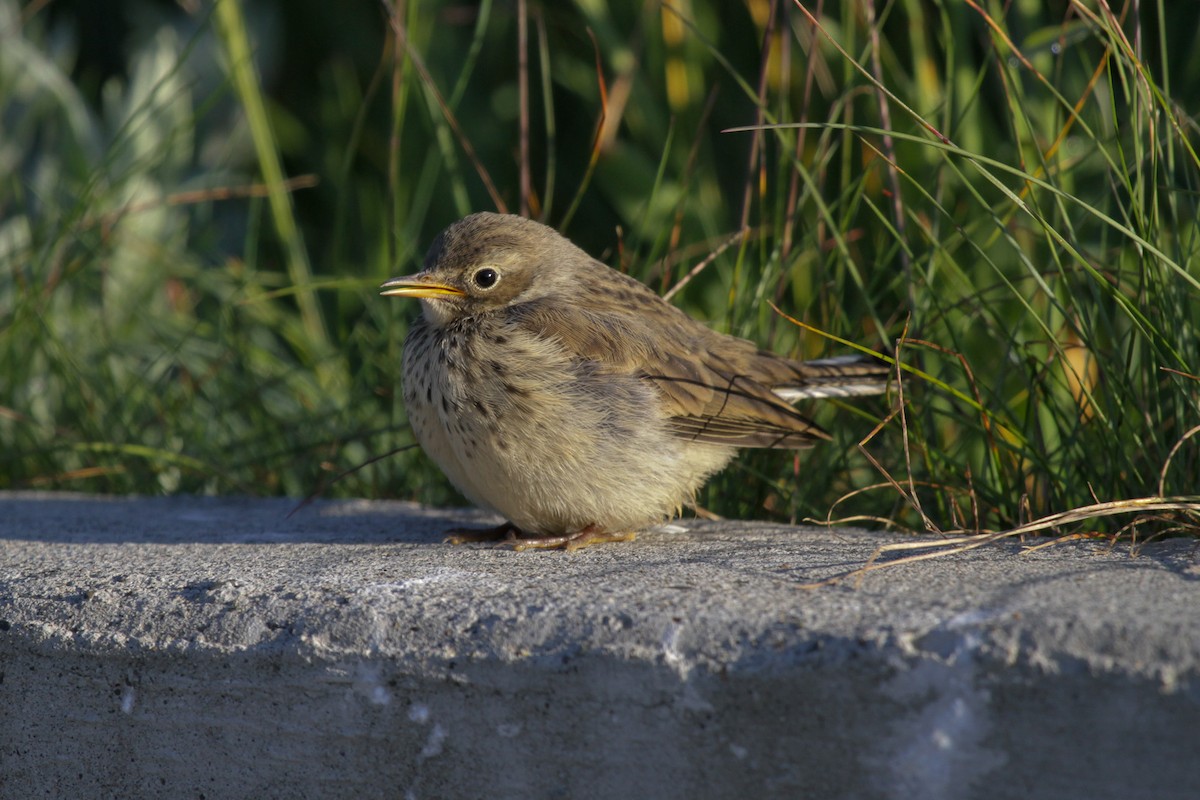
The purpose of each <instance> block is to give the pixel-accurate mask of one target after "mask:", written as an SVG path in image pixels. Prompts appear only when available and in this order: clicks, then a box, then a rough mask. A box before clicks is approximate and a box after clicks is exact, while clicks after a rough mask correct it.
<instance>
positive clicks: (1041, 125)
mask: <svg viewBox="0 0 1200 800" xmlns="http://www.w3.org/2000/svg"><path fill="white" fill-rule="evenodd" d="M52 6H53V4H52ZM83 7H84V6H83V5H80V6H78V8H83ZM57 8H58V10H57V11H56V12H55V14H54V15H53V16H49V14H50V12H48V11H47V10H46V9H45V8H44V7H43V6H42V5H41V4H35V3H31V4H28V5H26V6H23V7H22V6H18V5H17V4H16V3H14V2H12V0H0V115H2V116H0V120H3V125H2V127H0V176H3V177H0V486H3V487H8V488H12V487H45V488H56V489H73V490H86V491H103V492H142V493H147V492H150V493H152V492H176V491H186V492H238V493H247V492H249V493H287V494H292V495H304V494H307V493H308V492H309V491H310V490H312V489H313V488H314V487H316V486H317V485H319V484H320V483H321V482H322V481H323V480H324V479H326V478H328V477H329V476H330V475H332V474H333V473H335V472H337V471H340V470H342V469H344V468H346V467H349V466H352V465H354V464H356V463H360V462H363V461H366V460H367V459H369V458H371V457H373V456H377V455H380V454H383V453H387V452H389V451H391V450H393V449H395V448H397V447H401V446H403V445H405V444H407V443H410V442H411V436H410V434H409V432H408V431H407V428H406V425H405V416H404V409H403V405H402V403H401V402H400V400H399V392H398V391H397V388H398V387H397V384H398V371H399V363H400V347H401V342H402V341H403V335H404V330H405V326H406V324H407V320H408V319H410V318H411V317H412V315H413V314H414V313H415V309H414V308H411V307H406V306H404V305H403V304H400V303H395V302H389V301H387V300H386V299H381V298H379V297H377V296H376V294H375V287H376V286H377V285H378V284H379V283H380V282H381V281H382V280H383V279H385V278H387V277H390V276H392V275H396V274H401V273H404V272H410V271H413V270H414V269H415V267H416V264H417V263H418V262H419V259H420V257H421V254H422V253H423V251H424V248H425V246H426V245H427V243H428V242H429V240H430V239H431V238H432V236H433V235H434V234H435V233H436V232H437V230H438V229H440V228H441V227H443V226H444V225H445V224H447V223H448V222H450V221H452V220H453V219H455V218H456V217H458V216H461V215H463V214H466V213H469V212H470V211H474V210H480V209H487V208H504V209H507V210H519V209H522V208H526V209H528V210H529V213H530V214H531V215H533V216H535V217H538V218H540V219H543V220H544V221H546V222H548V223H549V224H552V225H554V226H556V227H559V228H560V229H563V230H564V232H565V233H566V234H568V235H569V236H571V237H572V238H573V239H575V241H576V242H577V243H579V244H580V245H581V246H584V247H585V248H586V249H588V250H589V251H590V252H592V253H593V254H595V255H596V256H597V257H599V258H601V259H602V260H605V261H606V262H608V263H610V264H613V265H614V266H617V267H618V268H621V269H624V270H626V271H628V272H630V273H632V274H634V275H636V276H637V277H639V278H641V279H643V280H645V281H646V282H648V283H649V284H650V285H652V286H654V287H655V288H657V289H659V290H660V291H663V292H664V293H667V292H670V293H671V295H672V301H673V302H675V303H677V304H679V305H680V306H682V307H684V308H685V309H687V310H688V311H689V312H690V313H692V314H693V315H695V316H698V317H701V318H704V319H706V320H708V321H709V322H710V324H712V325H713V326H714V327H717V328H719V329H721V330H725V331H728V332H731V333H734V334H736V335H740V336H745V337H747V338H751V339H754V340H755V341H757V342H759V343H761V344H763V345H764V346H769V347H772V348H774V349H776V350H778V351H781V352H788V353H792V354H795V355H798V356H803V357H814V356H820V355H826V354H835V353H840V352H844V351H845V350H846V347H845V346H843V345H841V344H837V343H835V342H833V341H831V340H830V339H828V338H826V337H824V336H822V335H820V334H819V333H816V332H813V331H811V330H809V329H808V326H813V327H815V328H817V329H819V330H820V331H824V332H827V333H829V334H831V335H833V336H836V337H840V338H842V339H845V340H848V341H851V342H855V343H860V344H862V345H865V346H867V347H870V348H872V349H878V350H880V351H886V352H889V353H892V354H894V355H895V357H896V359H897V361H898V362H899V363H900V365H901V369H900V370H899V371H898V375H897V380H896V381H895V383H894V390H893V392H892V393H891V394H890V395H889V397H888V398H886V399H882V400H878V401H873V402H857V403H854V404H852V405H846V406H841V407H834V406H833V404H826V405H825V406H820V407H815V408H813V409H811V411H812V412H813V413H814V414H815V415H816V416H817V417H818V419H819V421H820V422H821V423H822V424H823V425H825V426H826V427H827V428H829V429H830V430H831V431H832V432H834V434H835V439H834V441H833V442H832V443H828V444H824V445H821V446H819V447H817V448H815V449H814V450H811V451H806V452H804V453H801V454H799V455H794V454H790V453H776V452H753V453H747V454H745V455H744V456H743V457H742V458H741V459H740V460H739V461H738V462H737V463H736V465H735V466H734V467H732V468H731V469H730V470H727V471H726V472H725V473H724V474H723V475H722V476H720V477H718V478H717V479H716V480H714V481H713V482H712V484H711V485H710V487H709V489H708V490H706V492H705V493H704V494H703V496H702V497H701V498H700V505H701V506H703V507H705V508H708V509H709V510H711V511H714V512H717V513H721V514H729V515H739V516H752V517H767V518H777V519H801V518H806V517H815V518H822V519H823V518H826V517H827V516H830V517H833V518H842V517H853V518H859V519H864V518H865V519H876V520H886V521H888V523H889V524H895V525H898V526H901V527H911V528H917V529H920V528H923V527H932V528H937V529H955V528H966V529H970V530H975V529H989V528H990V529H995V528H1004V527H1012V526H1014V525H1017V524H1019V523H1020V522H1023V521H1026V520H1028V519H1030V518H1031V517H1035V516H1041V515H1044V514H1048V513H1052V512H1055V511H1062V510H1065V509H1069V508H1074V507H1079V506H1083V505H1087V504H1090V503H1093V502H1096V501H1109V500H1119V499H1123V498H1133V497H1143V496H1150V495H1159V494H1164V495H1192V494H1196V493H1197V476H1200V436H1197V435H1196V431H1197V426H1200V399H1198V398H1200V378H1198V377H1197V375H1200V343H1198V341H1197V326H1198V323H1200V257H1198V255H1197V250H1198V247H1200V231H1198V230H1197V208H1196V206H1197V202H1196V200H1197V189H1198V188H1200V159H1198V158H1197V154H1196V141H1197V128H1196V123H1195V118H1194V115H1195V114H1196V113H1197V112H1198V111H1200V68H1198V67H1200V64H1198V63H1197V60H1198V59H1200V48H1197V47H1196V44H1197V41H1196V39H1197V36H1198V34H1197V31H1198V30H1200V25H1198V24H1197V23H1200V8H1196V9H1194V8H1192V7H1191V6H1190V5H1189V4H1178V3H1176V4H1166V3H1162V2H1159V3H1142V4H1141V6H1138V5H1125V6H1121V7H1110V6H1108V5H1106V4H1105V3H1103V2H1099V1H1098V0H1091V1H1090V2H1084V1H1083V0H1076V1H1075V2H1060V3H1050V4H1045V3H1026V2H1011V3H1001V2H984V1H982V0H969V2H966V3H952V4H936V3H935V4H928V3H918V2H915V0H903V1H902V2H894V3H880V2H871V0H859V1H858V2H822V0H803V2H798V3H787V2H775V3H772V2H770V0H745V1H744V2H733V3H716V4H712V3H697V2H694V1H690V0H673V2H661V3H660V2H644V3H634V2H621V3H608V4H602V3H592V2H583V0H579V2H575V3H555V4H549V3H536V2H519V3H504V4H499V3H493V2H489V1H488V0H484V1H483V2H480V3H478V4H477V5H470V6H467V5H449V4H440V3H433V2H428V1H426V2H419V0H408V1H407V2H404V0H394V2H392V3H390V4H387V5H384V6H378V7H374V6H369V4H367V5H364V6H363V7H355V8H349V7H343V6H339V8H340V9H341V10H340V11H336V12H335V11H332V10H331V8H330V6H328V5H327V4H320V3H316V2H312V3H309V2H307V1H306V2H300V3H293V4H288V5H286V6H285V5H283V4H269V3H260V4H255V5H254V6H247V7H246V8H245V9H242V8H241V7H240V5H239V4H237V3H236V2H235V0H218V2H216V3H215V5H202V6H200V7H199V8H198V9H197V10H196V11H194V12H193V13H191V14H188V13H185V12H183V11H177V12H174V13H173V14H166V15H164V16H162V17H161V18H159V19H158V20H157V22H155V24H153V25H149V24H143V25H141V27H140V28H138V29H137V31H136V35H131V36H130V37H129V38H128V40H127V41H128V42H129V45H128V47H127V49H126V50H124V51H121V52H119V53H117V55H119V56H120V63H121V65H122V69H120V70H118V71H116V72H114V73H112V74H100V75H99V76H98V75H97V70H96V68H95V65H94V63H93V62H90V61H88V59H87V58H86V53H85V54H84V55H79V50H78V48H79V45H78V44H76V43H75V40H73V39H72V36H73V34H72V33H71V31H72V27H73V22H72V20H71V13H70V11H71V9H72V8H76V6H72V5H70V4H60V5H58V7H57ZM118 8H120V9H123V11H124V13H126V14H129V15H131V17H132V15H133V14H134V11H135V10H138V9H140V8H141V7H139V6H137V5H135V4H134V3H132V2H130V3H129V4H127V5H119V6H118ZM251 11H252V12H253V13H249V14H247V13H243V12H251ZM80 13H83V12H80ZM330 14H336V15H337V16H336V17H334V18H330V17H329V16H328V15H330ZM522 14H524V22H523V24H522ZM519 41H525V42H526V45H527V58H526V59H525V60H524V64H523V65H522V62H521V60H520V59H518V57H517V56H518V42H519ZM110 55H111V54H110ZM525 154H528V156H527V157H526V155H525ZM289 175H290V176H292V178H293V180H291V181H289V180H288V178H287V177H286V176H289ZM775 308H778V309H779V310H780V311H781V312H783V313H782V314H781V313H778V312H777V311H776V310H775ZM785 315H786V316H785ZM789 318H791V319H789ZM795 323H800V324H795ZM864 438H866V439H868V441H867V442H866V443H865V444H864V446H863V447H862V448H861V449H860V448H859V447H858V446H856V445H857V443H858V442H859V441H860V440H862V439H864ZM328 492H329V493H330V494H334V495H360V496H361V495H365V496H388V497H404V498H410V499H418V500H422V501H425V502H431V503H448V502H454V501H455V499H456V496H455V495H454V493H453V491H452V490H451V489H450V488H449V487H448V486H447V485H446V483H445V481H444V479H443V478H442V477H441V476H440V474H439V473H438V472H437V470H436V468H435V467H434V466H433V465H432V464H431V463H430V462H428V461H427V460H426V458H425V457H424V455H423V454H421V453H420V452H419V451H417V450H407V451H404V452H400V453H398V454H396V455H394V456H392V457H389V458H386V459H382V460H380V461H379V462H377V463H374V464H372V465H371V466H370V467H367V468H365V469H363V470H360V471H358V472H356V473H354V474H353V475H351V476H349V477H347V478H345V479H343V480H341V481H340V482H338V483H336V484H334V485H333V486H331V487H330V488H329V489H328ZM1183 521H1184V522H1186V521H1187V520H1186V519H1184V520H1183ZM1097 524H1100V523H1097ZM1113 524H1114V525H1116V524H1120V523H1113Z"/></svg>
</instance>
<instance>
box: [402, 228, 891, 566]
mask: <svg viewBox="0 0 1200 800" xmlns="http://www.w3.org/2000/svg"><path fill="white" fill-rule="evenodd" d="M382 288H383V290H384V291H383V294H385V295H393V296H400V297H417V298H420V300H421V310H422V314H421V317H420V318H419V319H418V320H417V321H416V322H415V323H414V324H413V326H412V328H411V329H410V330H409V333H408V338H407V339H406V340H405V342H404V402H405V405H406V406H407V408H408V415H409V421H410V423H411V424H412V429H413V433H414V434H415V435H416V437H417V441H418V442H420V444H421V447H423V448H424V450H425V452H426V453H427V454H429V456H430V457H431V458H432V459H433V460H434V461H436V462H437V464H438V466H440V467H441V468H442V471H443V472H445V473H446V476H447V477H448V478H449V479H450V481H451V482H452V483H453V484H454V485H455V486H456V487H458V489H459V491H461V492H462V493H463V494H464V495H466V496H467V498H468V499H470V500H471V501H472V502H473V503H475V504H477V505H479V506H481V507H483V508H487V509H491V510H494V511H497V512H499V513H500V514H502V515H503V516H504V517H505V518H506V519H508V520H509V524H507V525H503V526H500V527H498V528H496V529H492V530H489V531H484V532H478V533H477V534H475V535H472V534H471V533H470V532H459V535H458V536H456V537H451V540H452V541H466V540H482V539H485V538H492V539H502V538H507V540H508V541H509V542H510V543H513V544H514V545H516V546H519V547H523V546H534V547H566V548H568V549H574V548H575V547H579V546H583V545H586V544H591V543H594V542H597V541H615V540H622V539H630V538H633V535H634V533H635V532H636V531H637V530H639V529H641V528H645V527H647V526H649V525H653V524H656V523H659V522H662V521H664V520H665V519H668V518H669V517H670V516H672V515H673V514H675V513H678V512H679V511H680V510H681V508H682V506H683V505H685V504H687V503H689V502H690V501H691V499H692V497H693V495H694V493H695V492H696V490H697V489H699V488H700V487H701V486H702V485H703V484H704V482H705V480H706V479H708V478H709V476H711V475H712V474H713V473H715V472H717V471H718V470H719V469H721V468H722V467H724V466H725V465H726V464H727V463H728V462H729V460H730V459H731V458H733V456H734V454H735V452H736V451H737V449H738V448H740V447H772V448H798V447H806V446H809V445H811V444H813V443H814V442H815V441H817V440H819V439H827V438H829V436H828V434H826V433H825V431H823V430H821V429H820V428H818V427H817V426H816V425H815V424H813V423H812V422H810V421H809V420H808V419H806V418H805V417H804V416H802V415H801V414H799V413H798V412H797V411H796V410H795V409H793V408H792V407H791V405H790V403H791V402H794V401H796V400H799V399H802V398H814V397H846V396H850V395H862V394H876V393H878V392H881V391H883V389H884V387H885V385H886V380H887V375H888V368H887V366H886V365H885V364H883V363H882V362H879V361H875V360H870V359H862V358H858V357H849V358H831V359H826V360H820V361H808V362H800V361H793V360H791V359H787V358H783V357H782V356H778V355H775V354H774V353H770V352H767V351H765V350H760V349H758V348H757V347H756V346H755V345H753V344H751V343H750V342H747V341H745V340H742V339H735V338H733V337H732V336H726V335H724V334H721V333H716V332H714V331H712V330H710V329H709V328H707V327H705V326H704V325H702V324H701V323H699V322H697V321H695V320H693V319H691V318H690V317H688V316H687V315H686V314H684V313H683V312H682V311H680V310H679V309H677V308H675V307H674V306H672V305H670V304H669V303H667V302H665V301H664V300H662V298H660V297H659V296H658V295H656V294H655V293H654V292H653V291H651V290H650V289H649V288H647V287H646V286H645V285H643V284H641V283H639V282H638V281H636V280H634V279H633V278H630V277H628V276H627V275H623V274H621V273H620V272H617V271H616V270H614V269H611V268H609V267H607V266H605V265H604V264H601V263H600V262H599V261H596V260H595V259H593V258H591V257H590V256H588V255H587V253H585V252H583V251H582V250H580V249H579V248H578V247H576V246H575V245H573V244H572V243H571V242H570V241H568V240H567V239H565V238H564V237H562V236H560V235H559V234H558V233H556V232H555V231H553V230H551V229H550V228H547V227H546V226H544V225H541V224H538V223H536V222H533V221H531V220H528V219H524V218H522V217H516V216H509V215H501V214H487V213H484V214H473V215H471V216H469V217H466V218H464V219H461V220H459V221H458V222H456V223H454V224H453V225H451V226H450V227H449V228H447V229H446V230H444V231H443V232H442V233H441V234H440V235H439V236H438V237H437V239H436V240H435V241H434V243H433V246H432V247H431V248H430V249H429V253H428V255H427V256H426V257H425V264H424V268H423V269H422V271H421V272H419V273H417V274H416V275H410V276H406V277H403V278H395V279H393V280H390V281H388V282H387V283H385V284H383V287H382Z"/></svg>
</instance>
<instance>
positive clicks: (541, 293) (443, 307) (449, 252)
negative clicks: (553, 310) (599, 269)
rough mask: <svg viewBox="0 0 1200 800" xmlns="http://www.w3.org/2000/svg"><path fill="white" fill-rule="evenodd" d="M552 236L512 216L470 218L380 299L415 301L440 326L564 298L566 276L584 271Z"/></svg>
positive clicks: (566, 245) (578, 258)
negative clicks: (561, 294)
mask: <svg viewBox="0 0 1200 800" xmlns="http://www.w3.org/2000/svg"><path fill="white" fill-rule="evenodd" d="M590 262H591V259H590V258H589V257H588V256H587V254H585V253H584V252H583V251H582V250H580V249H579V248H577V247H575V245H573V244H571V243H570V242H569V241H568V240H567V239H565V238H563V237H562V236H560V235H559V234H558V233H557V232H555V231H554V230H552V229H551V228H548V227H546V226H545V225H542V224H540V223H537V222H534V221H533V220H529V219H525V218H524V217H518V216H514V215H511V214H490V213H480V214H472V215H471V216H469V217H464V218H463V219H460V220H459V221H458V222H455V223H454V224H453V225H451V226H450V227H448V228H446V230H444V231H442V232H441V233H440V234H438V237H437V238H436V239H435V240H434V242H433V245H432V246H431V247H430V248H429V253H428V254H427V255H426V256H425V264H424V266H423V268H422V270H421V271H420V272H418V273H416V274H415V275H406V276H404V277H402V278H393V279H391V280H390V281H388V282H387V283H385V284H383V286H382V287H380V288H382V289H383V291H382V292H381V294H383V295H386V296H389V297H416V298H419V299H420V300H421V308H422V310H423V312H424V314H425V318H426V320H428V321H429V323H430V324H432V325H435V326H438V327H440V326H443V325H446V324H448V323H450V322H452V321H453V320H455V319H459V318H461V317H467V316H475V315H477V314H484V313H487V312H489V311H495V310H498V309H502V308H504V307H506V306H510V305H513V304H515V303H521V302H527V301H529V300H535V299H538V298H541V297H545V296H547V295H550V294H553V293H555V292H558V291H569V288H570V285H571V283H572V281H571V278H570V274H571V272H572V270H574V269H578V268H581V265H588V264H590Z"/></svg>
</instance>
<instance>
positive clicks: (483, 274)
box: [473, 267, 500, 289]
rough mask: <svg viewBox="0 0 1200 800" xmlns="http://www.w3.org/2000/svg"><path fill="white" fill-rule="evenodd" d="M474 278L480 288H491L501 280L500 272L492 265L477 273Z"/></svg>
mask: <svg viewBox="0 0 1200 800" xmlns="http://www.w3.org/2000/svg"><path fill="white" fill-rule="evenodd" d="M473 280H474V281H475V285H476V286H478V287H479V288H480V289H490V288H492V287H493V286H495V285H496V281H498V280H500V273H499V272H496V270H494V269H492V268H491V267H484V268H483V269H481V270H479V271H478V272H476V273H475V275H474V277H473Z"/></svg>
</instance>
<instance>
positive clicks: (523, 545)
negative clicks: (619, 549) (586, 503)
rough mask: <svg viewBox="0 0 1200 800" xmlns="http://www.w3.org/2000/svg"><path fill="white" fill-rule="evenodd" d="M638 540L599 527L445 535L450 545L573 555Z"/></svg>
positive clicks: (514, 528) (508, 528)
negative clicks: (481, 544) (485, 544)
mask: <svg viewBox="0 0 1200 800" xmlns="http://www.w3.org/2000/svg"><path fill="white" fill-rule="evenodd" d="M636 538H637V532H636V531H606V530H603V529H602V528H601V527H600V526H599V525H588V526H587V527H586V528H583V529H582V530H579V531H576V532H575V533H566V534H561V535H550V536H537V535H534V534H526V533H523V532H522V531H521V529H520V528H518V527H517V526H516V525H513V524H512V523H511V522H506V523H504V524H503V525H497V526H496V527H494V528H482V529H470V528H455V529H453V530H450V531H447V532H446V539H445V541H447V542H449V543H450V544H466V543H468V542H492V543H494V544H495V545H496V546H497V547H511V548H512V549H513V550H517V551H521V550H566V551H567V552H568V553H572V552H574V551H576V550H582V549H583V548H585V547H591V546H592V545H594V544H607V543H609V542H632V541H633V540H634V539H636Z"/></svg>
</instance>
